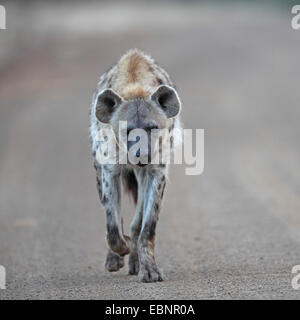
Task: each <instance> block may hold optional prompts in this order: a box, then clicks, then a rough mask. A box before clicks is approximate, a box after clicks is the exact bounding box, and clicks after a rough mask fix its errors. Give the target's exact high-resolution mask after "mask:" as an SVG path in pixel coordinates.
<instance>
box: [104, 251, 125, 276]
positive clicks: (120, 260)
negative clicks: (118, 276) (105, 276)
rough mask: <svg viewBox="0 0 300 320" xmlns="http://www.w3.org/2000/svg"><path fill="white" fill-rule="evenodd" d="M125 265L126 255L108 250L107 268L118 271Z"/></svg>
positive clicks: (110, 270)
mask: <svg viewBox="0 0 300 320" xmlns="http://www.w3.org/2000/svg"><path fill="white" fill-rule="evenodd" d="M123 267H124V257H121V256H120V255H118V254H117V253H114V252H112V251H110V250H109V251H108V253H107V256H106V262H105V269H106V270H108V271H109V272H116V271H118V270H120V269H121V268H123Z"/></svg>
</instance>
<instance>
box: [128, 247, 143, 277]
mask: <svg viewBox="0 0 300 320" xmlns="http://www.w3.org/2000/svg"><path fill="white" fill-rule="evenodd" d="M128 265H129V274H131V275H137V274H138V273H139V269H140V263H139V256H138V253H137V252H130V255H129V262H128Z"/></svg>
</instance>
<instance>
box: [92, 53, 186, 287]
mask: <svg viewBox="0 0 300 320" xmlns="http://www.w3.org/2000/svg"><path fill="white" fill-rule="evenodd" d="M168 88H170V89H168ZM108 89H109V90H111V91H109V94H111V95H116V97H117V99H118V100H120V101H122V106H123V109H124V110H123V113H122V112H121V111H120V110H118V109H117V110H115V111H113V113H112V114H109V115H106V116H105V117H103V118H100V120H101V121H100V120H99V117H102V116H103V113H105V112H106V111H105V109H101V110H102V111H101V112H100V113H98V116H97V113H96V111H97V110H98V109H97V108H98V102H99V96H101V94H104V93H105V92H106V91H105V90H108ZM160 89H161V90H172V92H173V93H174V99H178V103H179V107H180V100H179V97H178V95H177V92H176V89H175V86H174V84H173V83H172V82H171V80H170V77H169V76H168V74H167V73H166V71H164V70H163V69H162V68H161V67H160V66H159V65H158V64H157V63H155V61H154V60H153V59H152V58H151V57H150V56H148V55H146V54H145V53H143V52H142V51H140V50H138V49H132V50H129V51H128V52H127V53H126V54H125V55H123V56H122V57H121V58H120V60H119V61H118V63H117V64H116V65H114V66H113V67H111V68H110V69H109V70H108V71H106V72H105V73H104V74H103V75H102V76H101V78H100V81H99V83H98V86H97V89H96V91H95V92H94V95H93V101H92V106H91V127H90V136H91V144H92V152H93V157H94V167H95V169H96V176H97V189H98V193H99V197H100V201H101V203H102V205H103V206H104V207H105V209H106V220H107V243H108V247H109V251H108V254H107V259H106V263H105V267H106V269H107V270H108V271H117V270H119V269H120V268H121V267H123V265H124V258H123V257H124V255H126V254H129V253H130V255H129V274H139V277H140V279H141V281H144V282H154V281H161V280H162V279H163V276H162V273H161V272H160V270H159V269H158V267H157V265H156V261H155V257H154V246H155V233H156V225H157V222H158V217H159V212H160V210H161V202H162V199H163V194H164V190H165V186H166V180H167V175H168V165H167V164H158V165H154V164H148V165H147V166H144V167H140V166H138V165H132V164H124V165H121V164H115V165H101V164H99V163H98V161H97V157H96V154H97V151H99V150H101V144H100V143H99V141H98V133H99V132H100V131H101V130H103V129H105V128H112V129H113V130H115V131H116V130H117V129H116V128H117V127H116V123H117V122H118V120H120V119H121V118H122V117H126V116H128V115H129V114H130V111H129V110H130V108H133V104H134V105H135V106H136V108H137V109H136V110H137V111H135V112H141V111H139V110H142V108H143V107H142V106H143V105H144V104H145V105H147V106H146V107H145V110H146V109H151V110H150V113H149V115H150V117H151V119H146V120H145V121H146V122H147V121H148V122H149V123H150V122H151V121H152V122H153V121H155V123H156V124H158V127H159V128H166V129H168V130H169V131H170V132H172V130H174V128H181V125H180V120H179V116H178V115H176V116H172V115H173V113H174V110H172V108H171V109H170V115H171V116H170V115H169V114H168V113H167V112H164V111H163V110H161V109H159V108H158V107H157V103H158V102H157V101H156V100H155V99H154V98H156V95H157V94H159V90H160ZM103 92H104V93H103ZM105 94H106V93H105ZM176 101H177V100H176ZM152 109H153V110H152ZM103 110H104V111H103ZM151 112H152V113H151ZM172 112H173V113H172ZM102 119H103V120H105V123H104V122H103V121H102ZM107 119H108V120H107ZM152 122H151V123H152ZM146 125H147V123H146ZM121 178H122V180H123V183H124V186H125V190H127V191H128V192H129V193H131V194H132V196H133V198H134V201H135V204H136V212H135V215H134V218H133V221H132V223H131V228H130V229H131V238H129V237H128V236H126V235H125V234H124V233H123V221H122V218H121V206H120V199H121V188H120V179H121Z"/></svg>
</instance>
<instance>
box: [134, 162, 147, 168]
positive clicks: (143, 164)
mask: <svg viewBox="0 0 300 320" xmlns="http://www.w3.org/2000/svg"><path fill="white" fill-rule="evenodd" d="M147 165H148V163H141V162H139V163H137V166H139V167H146V166H147Z"/></svg>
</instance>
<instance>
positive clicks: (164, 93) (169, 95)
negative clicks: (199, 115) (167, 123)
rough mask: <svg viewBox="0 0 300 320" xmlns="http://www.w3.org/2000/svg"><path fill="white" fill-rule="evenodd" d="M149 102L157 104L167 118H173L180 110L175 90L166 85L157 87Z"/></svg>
mask: <svg viewBox="0 0 300 320" xmlns="http://www.w3.org/2000/svg"><path fill="white" fill-rule="evenodd" d="M151 100H153V101H154V102H156V103H157V105H158V106H159V107H160V108H161V109H162V110H163V111H164V112H165V114H166V116H167V117H168V118H172V117H175V116H176V115H177V114H178V113H179V111H180V108H181V102H180V100H179V97H178V94H177V92H176V90H175V89H174V88H172V87H169V86H166V85H161V86H159V87H158V88H157V90H156V91H155V92H154V93H153V94H152V95H151Z"/></svg>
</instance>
